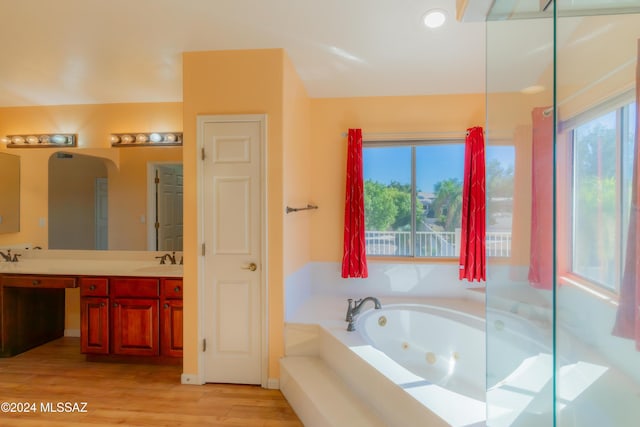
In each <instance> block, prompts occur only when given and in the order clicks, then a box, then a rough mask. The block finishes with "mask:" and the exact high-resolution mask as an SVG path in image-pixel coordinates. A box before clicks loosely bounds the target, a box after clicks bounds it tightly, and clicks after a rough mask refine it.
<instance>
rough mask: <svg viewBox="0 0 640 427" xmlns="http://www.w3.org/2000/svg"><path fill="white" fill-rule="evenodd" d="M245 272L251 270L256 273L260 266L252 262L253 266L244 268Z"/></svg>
mask: <svg viewBox="0 0 640 427" xmlns="http://www.w3.org/2000/svg"><path fill="white" fill-rule="evenodd" d="M242 269H243V270H249V271H256V270H257V269H258V266H257V265H256V263H255V262H252V263H251V264H249V265H247V266H246V267H242Z"/></svg>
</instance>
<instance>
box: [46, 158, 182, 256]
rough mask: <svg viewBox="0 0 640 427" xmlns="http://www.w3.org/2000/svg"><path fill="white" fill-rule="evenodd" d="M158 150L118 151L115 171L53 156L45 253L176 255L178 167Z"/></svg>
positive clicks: (99, 161)
mask: <svg viewBox="0 0 640 427" xmlns="http://www.w3.org/2000/svg"><path fill="white" fill-rule="evenodd" d="M156 150H158V149H156ZM161 150H162V149H160V150H158V151H155V152H154V151H153V149H143V148H131V149H124V150H122V152H121V154H120V166H119V167H117V166H116V165H115V164H114V163H113V162H112V161H110V160H107V159H104V158H100V157H95V156H90V155H84V154H77V152H73V151H69V152H62V151H59V152H56V153H53V154H52V155H51V157H50V158H49V163H48V170H49V175H48V178H49V179H48V181H49V186H48V222H49V228H48V230H49V232H48V243H49V244H48V248H49V249H75V250H91V249H97V250H108V249H111V250H160V251H181V250H182V163H181V161H180V159H179V158H176V156H168V155H166V154H167V153H163V154H165V155H162V156H161V155H159V151H161Z"/></svg>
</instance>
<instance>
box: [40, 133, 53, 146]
mask: <svg viewBox="0 0 640 427" xmlns="http://www.w3.org/2000/svg"><path fill="white" fill-rule="evenodd" d="M39 139H40V144H48V143H49V142H51V141H50V140H51V138H50V137H49V135H40V138H39Z"/></svg>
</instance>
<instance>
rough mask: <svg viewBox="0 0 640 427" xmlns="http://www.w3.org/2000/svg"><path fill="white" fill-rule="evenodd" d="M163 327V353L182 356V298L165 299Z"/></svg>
mask: <svg viewBox="0 0 640 427" xmlns="http://www.w3.org/2000/svg"><path fill="white" fill-rule="evenodd" d="M161 328H162V354H163V355H164V356H173V357H182V300H170V299H168V300H165V302H164V304H163V305H162V323H161Z"/></svg>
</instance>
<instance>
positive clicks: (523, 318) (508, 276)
mask: <svg viewBox="0 0 640 427" xmlns="http://www.w3.org/2000/svg"><path fill="white" fill-rule="evenodd" d="M529 3H531V4H527V2H523V1H521V2H504V1H502V2H501V1H496V2H495V3H494V8H493V9H492V11H491V13H490V15H489V16H488V19H487V27H486V33H487V43H486V48H487V60H486V66H487V73H486V74H487V85H486V90H487V124H486V144H487V151H490V150H491V149H492V148H494V147H512V150H513V152H514V153H515V156H514V162H513V169H512V172H511V173H512V176H513V192H512V195H511V197H510V200H508V201H505V200H501V199H504V196H502V195H501V194H500V193H499V192H498V190H497V188H493V187H492V186H491V185H489V181H490V180H489V177H488V180H487V182H488V184H487V199H488V200H487V202H488V205H491V204H492V203H494V202H496V201H498V200H501V202H502V203H501V206H502V209H501V212H500V215H501V217H503V218H504V217H505V216H508V217H509V219H510V221H509V224H510V230H509V232H510V233H511V253H510V256H509V257H507V258H503V259H500V260H498V259H496V258H489V262H488V270H487V287H486V320H487V323H486V332H487V334H486V339H487V395H486V405H487V426H491V427H506V426H522V427H525V426H526V427H528V426H531V427H543V426H552V425H553V416H554V399H553V392H554V390H553V387H554V383H553V372H554V358H553V293H554V280H553V269H554V265H553V260H554V257H553V251H554V247H553V235H554V229H553V164H554V163H553V144H554V139H553V129H554V115H553V108H552V107H553V84H554V80H553V71H554V66H553V65H554V50H553V33H554V21H553V14H552V10H547V11H541V10H540V9H539V7H540V2H539V1H538V0H536V1H533V2H529ZM489 212H490V215H491V210H489ZM493 223H494V221H493V220H492V218H491V217H488V218H487V231H488V232H491V231H492V226H493Z"/></svg>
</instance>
